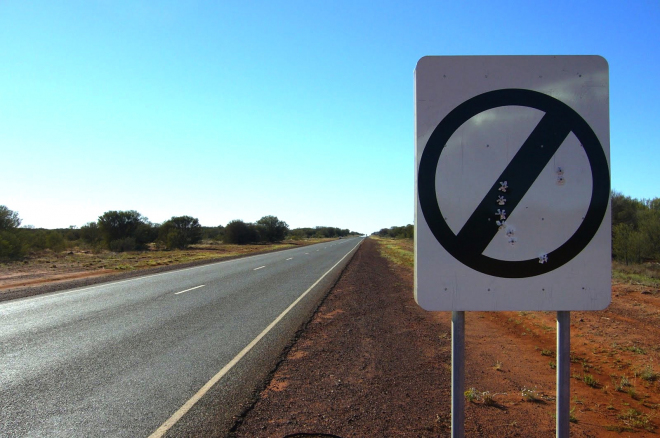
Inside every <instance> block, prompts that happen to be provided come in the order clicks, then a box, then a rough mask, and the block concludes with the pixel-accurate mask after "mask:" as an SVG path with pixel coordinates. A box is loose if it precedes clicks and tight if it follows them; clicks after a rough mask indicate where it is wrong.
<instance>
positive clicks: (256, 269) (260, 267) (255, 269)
mask: <svg viewBox="0 0 660 438" xmlns="http://www.w3.org/2000/svg"><path fill="white" fill-rule="evenodd" d="M265 267H266V265H264V266H259V267H258V268H254V269H253V271H258V270H259V269H263V268H265Z"/></svg>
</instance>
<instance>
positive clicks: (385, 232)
mask: <svg viewBox="0 0 660 438" xmlns="http://www.w3.org/2000/svg"><path fill="white" fill-rule="evenodd" d="M372 234H374V235H376V236H379V237H388V238H391V239H412V238H413V237H415V227H414V226H413V225H412V224H408V225H404V226H402V227H397V226H394V227H389V228H381V230H380V231H376V232H375V233H372Z"/></svg>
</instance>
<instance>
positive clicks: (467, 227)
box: [415, 56, 611, 311]
mask: <svg viewBox="0 0 660 438" xmlns="http://www.w3.org/2000/svg"><path fill="white" fill-rule="evenodd" d="M415 140H416V144H415V148H416V154H415V161H416V166H415V202H416V211H415V300H416V301H417V303H418V304H419V305H420V306H421V307H422V308H424V309H426V310H452V311H462V310H550V311H559V310H600V309H603V308H605V307H607V305H608V304H609V303H610V300H611V285H610V282H611V218H610V205H609V199H610V172H609V159H610V158H609V150H610V138H609V71H608V65H607V61H606V60H605V59H603V58H601V57H599V56H434V57H424V58H422V59H420V60H419V62H418V63H417V67H416V69H415Z"/></svg>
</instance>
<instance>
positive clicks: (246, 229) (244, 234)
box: [224, 219, 259, 245]
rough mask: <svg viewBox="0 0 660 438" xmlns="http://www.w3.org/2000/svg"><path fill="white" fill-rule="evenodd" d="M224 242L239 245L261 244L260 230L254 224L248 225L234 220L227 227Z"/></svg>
mask: <svg viewBox="0 0 660 438" xmlns="http://www.w3.org/2000/svg"><path fill="white" fill-rule="evenodd" d="M224 242H225V243H234V244H238V245H244V244H246V243H256V242H259V230H258V229H257V227H256V226H255V225H254V224H247V223H245V222H243V221H242V220H239V219H236V220H233V221H231V222H229V223H228V224H227V226H226V227H225V237H224Z"/></svg>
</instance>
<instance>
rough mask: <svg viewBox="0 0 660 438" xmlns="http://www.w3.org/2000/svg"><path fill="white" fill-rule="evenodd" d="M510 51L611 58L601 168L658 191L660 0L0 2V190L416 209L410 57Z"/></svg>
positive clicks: (116, 203)
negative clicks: (605, 161)
mask: <svg viewBox="0 0 660 438" xmlns="http://www.w3.org/2000/svg"><path fill="white" fill-rule="evenodd" d="M505 54H510V55H580V54H596V55H601V56H603V57H605V58H606V59H607V60H608V62H609V65H610V119H611V124H610V130H611V174H612V186H613V188H614V189H616V190H618V191H621V192H623V193H624V194H626V195H629V196H633V197H636V198H654V197H659V196H660V184H659V183H658V181H659V173H658V169H659V167H660V144H659V142H660V140H659V139H660V135H659V134H660V128H659V126H660V121H659V116H660V108H659V106H660V86H659V85H658V78H659V77H660V3H659V2H658V1H657V0H652V1H651V0H648V1H645V0H638V1H607V0H606V1H602V0H600V1H584V2H574V1H560V2H558V1H552V2H551V1H543V2H541V1H524V2H510V1H490V0H488V1H437V0H436V1H426V2H416V1H409V2H400V1H379V2H374V1H369V2H367V1H359V0H350V1H310V0H296V1H286V0H278V1H272V2H268V1H219V2H216V1H206V2H201V1H180V2H175V1H162V0H161V1H112V0H79V1H65V0H63V1H50V0H49V1H38V0H37V1H29V0H1V1H0V205H6V206H7V207H8V208H10V209H12V210H14V211H17V212H18V213H19V215H20V217H21V218H22V219H23V224H24V225H33V226H36V227H43V228H58V227H68V226H70V225H76V226H80V225H83V224H85V223H86V222H89V221H95V220H96V219H97V218H98V216H100V215H101V214H103V213H104V212H105V211H108V210H137V211H139V212H140V213H141V214H143V215H144V216H146V217H148V218H149V219H150V220H151V221H152V222H163V221H165V220H167V219H169V218H170V217H171V216H179V215H190V216H194V217H197V218H199V220H200V222H201V223H202V225H206V226H215V225H226V223H227V222H229V221H230V220H232V219H242V220H245V221H249V222H252V221H256V220H258V219H259V218H261V217H262V216H265V215H275V216H278V217H279V218H280V219H282V220H284V221H286V222H287V223H288V224H289V225H290V226H291V227H304V226H316V225H327V226H336V227H341V228H350V229H351V230H355V231H361V232H368V233H371V232H373V231H375V230H378V229H380V228H383V227H390V226H392V225H404V224H407V223H412V222H413V217H414V199H413V196H414V113H413V110H414V106H413V70H414V68H415V65H416V63H417V61H418V59H419V58H421V57H422V56H425V55H505Z"/></svg>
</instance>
